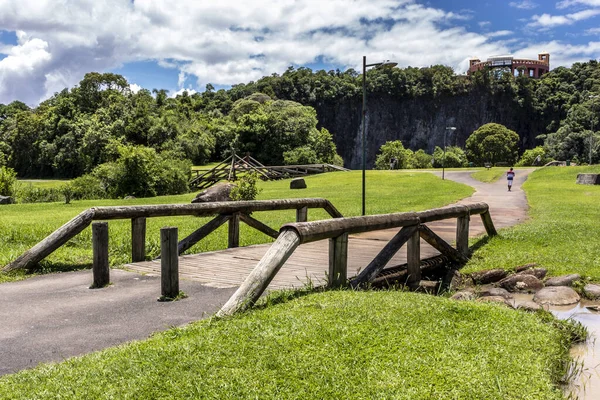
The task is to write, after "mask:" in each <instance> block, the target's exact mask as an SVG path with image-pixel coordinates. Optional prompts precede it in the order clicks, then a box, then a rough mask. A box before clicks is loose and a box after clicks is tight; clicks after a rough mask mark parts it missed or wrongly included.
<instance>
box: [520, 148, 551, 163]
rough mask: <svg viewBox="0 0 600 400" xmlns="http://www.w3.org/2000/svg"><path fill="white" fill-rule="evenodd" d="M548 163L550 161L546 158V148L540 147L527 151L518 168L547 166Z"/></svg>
mask: <svg viewBox="0 0 600 400" xmlns="http://www.w3.org/2000/svg"><path fill="white" fill-rule="evenodd" d="M548 161H550V159H549V158H548V157H547V156H546V150H544V147H542V146H538V147H536V148H535V149H528V150H525V152H524V153H523V155H522V156H521V159H520V160H519V162H518V163H517V166H519V167H526V166H532V165H536V166H537V165H545V164H546V163H547V162H548Z"/></svg>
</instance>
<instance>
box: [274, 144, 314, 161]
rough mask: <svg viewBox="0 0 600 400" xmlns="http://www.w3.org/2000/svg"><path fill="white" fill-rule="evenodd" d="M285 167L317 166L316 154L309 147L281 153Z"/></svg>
mask: <svg viewBox="0 0 600 400" xmlns="http://www.w3.org/2000/svg"><path fill="white" fill-rule="evenodd" d="M283 162H284V163H285V165H304V164H317V163H318V162H319V161H318V158H317V153H316V152H315V151H314V150H313V149H311V148H310V146H308V145H307V146H300V147H296V148H295V149H293V150H290V151H286V152H284V153H283Z"/></svg>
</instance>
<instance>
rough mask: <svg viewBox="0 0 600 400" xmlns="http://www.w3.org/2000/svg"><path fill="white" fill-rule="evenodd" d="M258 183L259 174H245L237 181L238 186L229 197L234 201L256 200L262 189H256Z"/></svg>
mask: <svg viewBox="0 0 600 400" xmlns="http://www.w3.org/2000/svg"><path fill="white" fill-rule="evenodd" d="M257 181H258V174H257V173H256V172H250V173H247V174H245V175H244V176H242V177H241V178H240V180H239V181H237V186H236V187H234V188H232V189H231V194H230V195H229V196H230V197H231V199H232V200H234V201H240V200H255V199H256V196H258V194H259V193H260V189H259V188H257V187H256V182H257Z"/></svg>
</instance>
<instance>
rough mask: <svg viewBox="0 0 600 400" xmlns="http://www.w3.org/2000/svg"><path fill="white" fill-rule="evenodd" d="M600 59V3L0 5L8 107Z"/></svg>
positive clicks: (26, 0) (114, 1) (0, 60)
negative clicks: (69, 93)
mask: <svg viewBox="0 0 600 400" xmlns="http://www.w3.org/2000/svg"><path fill="white" fill-rule="evenodd" d="M541 52H549V53H550V54H551V59H550V61H551V68H552V67H556V66H559V65H565V66H570V65H571V64H572V63H573V62H578V61H587V60H589V59H598V58H599V57H600V0H558V1H549V0H543V1H542V0H514V1H513V0H496V1H485V0H484V1H467V0H453V1H441V0H440V1H423V0H327V1H324V0H248V1H243V2H242V1H239V0H220V1H218V2H215V1H212V0H211V1H208V0H134V1H132V0H103V1H96V0H62V1H56V0H0V103H8V102H10V101H13V100H21V101H24V102H25V103H27V104H29V105H36V104H37V103H39V102H40V101H42V100H44V99H46V98H48V97H50V96H52V94H53V93H55V92H57V91H60V90H62V89H63V88H65V87H72V86H74V85H76V84H77V83H78V82H79V81H80V80H81V79H82V78H83V75H84V74H85V73H86V72H90V71H98V72H116V73H119V74H122V75H124V76H125V77H126V78H127V80H128V81H129V82H130V84H131V87H132V89H133V90H139V89H140V88H146V89H150V90H152V89H154V88H157V89H167V90H169V93H170V94H171V95H175V94H176V93H179V92H181V91H183V90H184V89H187V90H189V91H202V90H204V88H205V86H206V84H207V83H211V84H213V85H214V86H215V87H217V88H227V87H229V86H230V85H232V84H235V83H242V82H248V81H251V80H256V79H259V78H260V77H262V76H265V75H271V74H273V73H278V74H281V73H283V72H284V71H285V70H286V69H287V68H288V67H289V66H290V65H293V66H296V67H298V66H308V67H310V68H312V69H326V70H329V69H336V68H339V69H342V70H344V69H346V68H355V69H357V70H360V68H361V62H362V56H363V55H365V56H367V59H368V61H373V62H378V61H380V60H385V59H390V60H394V61H396V62H398V64H399V66H400V67H406V66H415V67H422V66H430V65H433V64H444V65H448V66H450V67H452V68H453V69H454V70H455V71H456V73H457V74H462V73H465V71H466V69H467V65H468V60H469V58H471V57H476V58H480V59H482V60H484V59H487V57H489V56H493V55H501V54H513V55H514V56H516V57H523V58H537V54H538V53H541Z"/></svg>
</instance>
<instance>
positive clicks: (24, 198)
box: [15, 184, 64, 203]
mask: <svg viewBox="0 0 600 400" xmlns="http://www.w3.org/2000/svg"><path fill="white" fill-rule="evenodd" d="M15 197H16V199H17V202H18V203H53V202H57V201H62V200H63V198H64V196H63V194H62V193H61V190H60V189H57V188H40V187H35V186H33V185H31V184H29V185H22V186H20V187H18V188H17V190H16V192H15Z"/></svg>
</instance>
